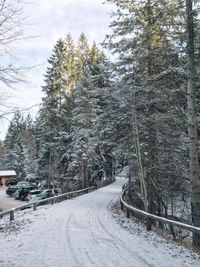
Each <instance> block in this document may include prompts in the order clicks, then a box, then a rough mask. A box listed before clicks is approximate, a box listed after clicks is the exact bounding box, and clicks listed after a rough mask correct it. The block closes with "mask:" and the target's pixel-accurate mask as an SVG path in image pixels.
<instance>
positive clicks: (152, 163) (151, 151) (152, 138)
mask: <svg viewBox="0 0 200 267" xmlns="http://www.w3.org/2000/svg"><path fill="white" fill-rule="evenodd" d="M147 10H148V28H149V29H148V33H147V46H148V58H147V71H148V78H150V77H152V76H153V75H154V71H155V70H154V59H153V54H152V53H153V51H152V50H153V49H152V42H153V40H152V33H151V29H152V26H153V22H152V17H153V15H152V4H151V0H148V9H147ZM148 96H149V97H148V98H149V99H148V100H149V108H148V131H149V133H148V157H149V167H148V169H149V170H148V197H149V207H148V210H149V212H150V213H152V214H155V213H156V191H155V186H154V185H155V182H154V181H155V180H156V122H155V96H154V89H153V88H151V86H150V88H149V92H148ZM151 226H152V220H151V219H150V220H148V221H147V230H151Z"/></svg>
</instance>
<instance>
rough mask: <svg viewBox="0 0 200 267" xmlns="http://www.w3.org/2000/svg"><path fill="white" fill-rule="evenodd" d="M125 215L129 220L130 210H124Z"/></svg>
mask: <svg viewBox="0 0 200 267" xmlns="http://www.w3.org/2000/svg"><path fill="white" fill-rule="evenodd" d="M126 215H127V218H130V210H129V209H128V208H127V209H126Z"/></svg>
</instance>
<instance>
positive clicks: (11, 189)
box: [6, 181, 35, 198]
mask: <svg viewBox="0 0 200 267" xmlns="http://www.w3.org/2000/svg"><path fill="white" fill-rule="evenodd" d="M22 188H25V190H24V192H25V191H28V190H29V191H31V190H33V189H34V188H35V186H34V185H32V184H30V183H29V182H26V181H20V182H18V183H17V184H16V185H10V186H9V187H8V188H7V190H6V194H7V195H10V196H14V197H15V198H18V194H19V191H20V190H21V189H22ZM16 191H17V192H16ZM15 192H16V193H15ZM13 194H14V195H13Z"/></svg>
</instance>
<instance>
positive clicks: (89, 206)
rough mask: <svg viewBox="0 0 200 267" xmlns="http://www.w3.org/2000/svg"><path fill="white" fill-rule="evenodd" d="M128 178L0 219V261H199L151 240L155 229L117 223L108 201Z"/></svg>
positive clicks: (74, 264) (20, 265)
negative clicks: (139, 229)
mask: <svg viewBox="0 0 200 267" xmlns="http://www.w3.org/2000/svg"><path fill="white" fill-rule="evenodd" d="M125 182H126V180H125V179H123V178H119V179H117V180H116V182H115V183H114V184H111V185H109V186H107V187H105V188H101V189H99V190H97V191H94V192H92V193H90V194H87V195H82V196H80V197H78V198H75V199H71V200H68V201H64V202H61V203H58V204H55V205H53V206H51V205H49V206H43V207H40V208H38V210H37V211H35V212H33V211H30V210H28V211H23V212H20V213H18V214H17V215H16V221H15V222H13V223H11V224H10V223H9V222H8V218H5V219H3V220H0V231H1V239H0V246H1V254H0V266H1V267H11V266H12V267H27V266H29V267H35V266H37V267H65V266H66V267H79V266H80V267H90V266H94V267H116V266H119V267H132V266H134V267H149V266H152V267H153V266H155V267H194V266H195V267H198V266H200V261H199V260H198V258H196V259H195V258H192V257H193V254H190V253H188V252H186V251H183V250H180V249H179V248H176V247H175V246H172V245H169V244H168V245H166V244H165V242H164V241H163V242H160V241H159V242H158V243H157V242H151V238H147V237H146V236H145V235H151V233H147V232H145V234H140V233H139V232H137V231H135V232H134V231H132V230H130V229H128V228H130V227H126V229H125V228H124V227H122V226H121V225H120V224H119V223H117V221H116V218H118V217H116V218H113V216H112V214H111V212H110V210H109V209H108V207H110V206H111V205H112V204H113V203H115V202H116V201H117V200H119V196H120V192H121V186H122V184H123V183H125ZM124 223H125V224H127V222H126V220H125V221H124ZM159 240H160V239H159ZM158 244H159V245H158Z"/></svg>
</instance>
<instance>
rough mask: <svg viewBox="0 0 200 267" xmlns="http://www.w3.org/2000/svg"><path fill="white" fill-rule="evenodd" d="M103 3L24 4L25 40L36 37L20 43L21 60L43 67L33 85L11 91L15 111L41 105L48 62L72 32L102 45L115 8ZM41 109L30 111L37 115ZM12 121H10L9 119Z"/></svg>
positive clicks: (49, 0)
mask: <svg viewBox="0 0 200 267" xmlns="http://www.w3.org/2000/svg"><path fill="white" fill-rule="evenodd" d="M102 1H103V0H82V1H81V0H77V1H76V0H28V1H25V4H24V16H25V17H26V19H25V26H24V34H25V36H36V37H35V38H29V39H28V40H26V41H23V42H21V43H20V46H19V47H18V51H17V56H18V58H19V60H20V63H21V64H23V65H25V66H33V65H39V66H38V67H36V68H34V69H32V70H31V71H29V72H28V73H26V79H27V80H28V81H29V82H31V84H20V85H18V86H17V89H16V90H15V91H12V90H10V97H9V100H8V101H7V104H9V105H10V106H11V107H13V106H14V107H19V108H20V109H23V108H29V107H31V106H34V105H36V104H38V103H40V102H41V97H42V92H41V85H42V83H43V74H44V73H45V71H46V66H47V59H48V57H49V56H50V54H51V52H52V49H53V46H54V45H55V43H56V41H57V40H58V39H59V38H64V37H65V36H66V34H67V33H68V32H70V33H71V35H72V37H73V39H74V40H77V38H78V37H79V35H80V33H81V32H84V33H85V34H86V36H87V38H88V41H89V42H90V43H92V42H93V41H95V42H97V43H101V42H102V41H103V40H104V37H105V34H106V33H108V32H109V27H108V26H109V23H110V13H111V11H112V6H111V5H109V4H107V3H106V4H103V3H102ZM36 111H37V107H34V108H32V109H30V112H31V113H32V114H35V113H36ZM8 118H9V119H10V117H8ZM0 124H1V127H0V130H1V132H0V139H2V138H3V136H4V134H5V131H6V129H7V124H8V122H7V121H6V120H1V121H0Z"/></svg>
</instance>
